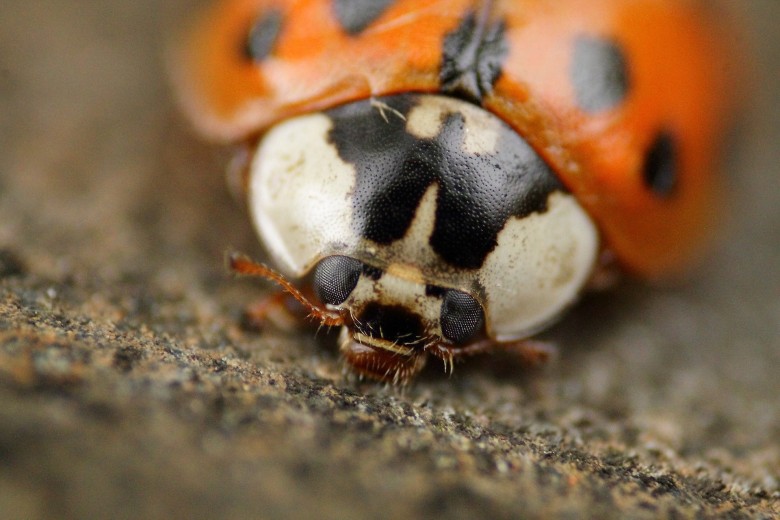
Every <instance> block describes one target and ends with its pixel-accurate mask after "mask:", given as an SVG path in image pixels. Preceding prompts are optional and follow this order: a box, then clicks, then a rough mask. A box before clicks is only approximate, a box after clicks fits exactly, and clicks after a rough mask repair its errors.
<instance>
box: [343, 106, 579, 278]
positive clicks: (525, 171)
mask: <svg viewBox="0 0 780 520" xmlns="http://www.w3.org/2000/svg"><path fill="white" fill-rule="evenodd" d="M421 99H422V98H421V96H419V95H415V94H401V95H397V96H388V97H384V98H380V100H381V101H382V102H383V103H386V104H387V105H388V106H390V107H391V108H393V109H394V110H397V111H398V112H399V113H401V114H403V115H404V116H406V115H407V114H408V113H409V112H410V110H411V108H412V107H413V106H414V105H416V104H417V103H419V102H420V100H421ZM328 115H329V116H330V118H331V119H332V122H333V126H332V129H331V131H330V133H329V136H328V138H329V140H330V142H332V143H333V144H334V145H335V146H336V149H337V150H338V153H339V156H340V157H341V158H342V159H343V160H344V161H345V162H348V163H350V164H353V165H354V166H355V169H356V181H355V190H354V194H353V197H352V207H353V226H354V229H355V231H356V233H359V234H360V235H361V236H362V237H364V238H367V239H369V240H372V241H374V242H377V243H380V244H390V243H392V242H394V241H396V240H399V239H401V238H403V236H404V235H405V233H406V231H407V230H408V229H409V226H410V225H411V223H412V220H413V219H414V215H415V212H416V211H417V207H418V205H419V203H420V200H421V199H422V196H423V194H424V193H425V192H426V190H427V189H428V188H429V187H430V186H431V185H433V184H434V183H435V184H436V185H437V186H438V194H437V199H436V213H435V216H436V222H435V225H434V230H433V233H432V235H431V237H430V239H429V243H430V245H431V247H432V248H433V250H434V251H435V252H436V253H438V254H439V255H440V256H441V257H442V259H444V260H445V261H446V262H447V263H449V264H450V265H453V266H456V267H462V268H468V269H476V268H478V267H480V266H481V265H482V263H483V262H484V260H485V258H486V257H487V255H488V254H489V253H490V252H491V251H492V250H493V249H494V248H495V247H496V244H497V237H498V233H499V232H500V231H501V229H503V227H504V224H505V223H506V221H507V220H508V219H509V218H510V217H512V216H515V217H525V216H527V215H530V214H531V213H535V212H544V211H546V209H547V199H548V196H549V195H550V193H552V192H553V191H556V190H559V191H563V190H564V188H563V186H562V185H561V183H560V182H559V181H558V179H557V178H556V177H555V176H554V175H553V173H552V171H551V170H550V168H549V167H548V166H547V164H545V162H544V161H543V160H542V159H541V158H540V157H539V156H538V155H537V154H536V153H535V152H534V150H533V149H532V148H531V147H530V146H529V145H528V144H527V143H526V142H525V141H524V140H523V139H522V138H521V137H520V136H519V135H517V133H515V132H514V131H513V130H512V129H511V128H509V127H508V126H506V125H504V124H503V123H500V132H499V133H500V135H499V137H498V142H497V144H496V149H495V152H493V153H481V154H469V153H467V152H465V151H464V140H465V128H464V126H465V122H464V120H463V116H462V115H460V114H458V113H450V114H447V115H446V117H445V118H444V121H443V123H442V126H441V131H440V133H439V135H438V136H436V137H435V138H432V139H420V138H418V137H415V136H413V135H411V134H409V133H408V132H407V131H406V124H405V121H404V120H403V119H401V118H400V117H391V118H389V119H388V120H387V121H386V120H385V119H384V118H383V117H382V116H381V115H380V114H379V112H378V111H377V110H376V109H375V108H374V107H373V106H372V104H371V102H370V101H359V102H356V103H352V104H349V105H344V106H342V107H338V108H335V109H332V110H330V111H329V112H328Z"/></svg>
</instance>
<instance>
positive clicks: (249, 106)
mask: <svg viewBox="0 0 780 520" xmlns="http://www.w3.org/2000/svg"><path fill="white" fill-rule="evenodd" d="M700 4H701V3H700V2H698V3H697V2H693V1H683V0H632V1H625V0H554V1H553V0H446V1H443V0H224V1H221V2H218V3H217V4H216V6H214V7H213V8H212V9H211V10H210V11H209V12H207V13H206V14H205V16H204V17H203V18H202V19H201V21H200V23H199V24H198V25H197V26H196V27H195V29H194V31H192V32H191V33H190V35H189V38H188V39H187V40H186V41H185V42H184V44H183V46H182V48H183V49H184V51H183V52H181V53H180V54H179V55H177V59H176V63H175V76H176V81H177V84H178V86H179V87H180V88H179V91H180V98H181V100H182V102H183V104H184V106H185V108H186V110H187V112H188V113H189V115H190V117H191V118H192V120H193V121H194V123H195V124H196V126H197V127H198V128H199V129H200V130H201V131H202V132H203V133H204V134H206V135H207V136H209V137H211V138H214V139H219V140H223V141H229V142H240V143H244V144H245V145H246V149H247V150H248V151H249V153H248V154H247V161H246V168H245V172H246V175H245V187H246V193H247V197H248V201H249V207H250V210H251V214H252V217H253V220H254V224H255V226H256V229H257V231H258V234H259V236H260V238H261V240H262V242H263V243H264V245H265V247H266V248H267V250H268V252H269V253H270V255H271V257H272V259H273V261H274V265H275V269H277V270H278V271H277V270H272V269H271V268H269V267H267V266H265V265H262V264H256V263H253V262H251V261H249V260H246V259H243V258H240V257H234V258H233V259H232V266H233V269H234V270H236V271H237V272H239V273H244V274H254V275H259V276H263V277H266V278H270V279H273V280H275V281H277V282H278V283H280V284H281V285H282V287H283V288H285V290H286V291H287V292H288V293H289V294H290V295H292V296H294V297H295V298H296V299H297V300H298V301H299V302H300V303H301V304H303V306H304V307H305V309H306V311H307V312H308V313H310V314H311V315H313V316H314V317H316V318H317V319H319V320H320V321H321V322H322V323H323V324H325V325H329V326H341V327H342V337H341V351H342V354H343V356H344V358H345V359H346V361H347V363H348V365H349V366H350V367H351V368H352V369H353V370H354V371H356V372H357V373H359V374H361V375H365V376H368V377H372V378H376V379H381V380H387V381H393V382H406V381H408V380H409V378H410V377H412V376H413V375H414V374H416V373H417V372H419V370H420V369H421V368H422V366H423V365H424V363H425V361H426V359H427V358H428V357H429V355H433V356H435V357H438V358H440V359H442V360H443V361H444V363H445V367H451V366H452V363H453V361H454V360H455V359H457V358H460V357H463V356H465V355H470V354H474V353H477V352H482V351H485V350H487V349H490V348H494V347H500V348H516V349H518V350H519V351H521V352H523V353H525V354H528V355H529V356H530V357H531V358H533V357H537V358H538V357H543V356H544V352H543V351H541V350H537V349H535V347H534V343H533V342H529V341H527V338H529V337H530V336H532V335H533V334H534V333H536V332H538V331H539V330H540V329H542V328H544V327H545V326H547V325H549V324H550V323H551V322H552V321H554V320H555V319H556V318H557V317H558V316H559V315H560V314H561V312H562V311H563V310H564V309H566V308H567V307H568V306H569V305H571V304H572V302H573V301H574V300H575V299H576V298H577V296H578V294H579V293H580V292H581V291H582V289H583V288H585V287H586V286H588V284H589V281H590V280H592V279H593V276H594V273H598V272H599V271H600V270H602V269H603V266H602V265H601V263H600V258H605V257H607V256H611V257H613V258H614V259H615V260H616V263H617V265H619V266H620V267H621V268H622V269H623V270H625V271H628V272H630V273H633V274H636V275H639V276H645V277H651V278H652V277H657V276H660V275H663V274H666V273H669V272H674V271H676V270H677V269H679V268H680V267H681V266H683V265H684V264H686V263H687V262H689V260H690V259H691V257H692V256H693V255H694V254H695V253H696V252H697V251H698V250H699V248H700V245H701V243H702V242H703V240H704V238H705V237H706V235H707V234H708V233H707V230H708V229H709V228H710V227H711V226H710V224H711V220H712V217H713V216H714V214H715V213H717V210H718V204H717V200H718V199H717V193H718V180H717V175H716V162H715V157H716V152H717V150H718V145H719V137H720V134H721V132H722V130H723V126H724V125H723V121H724V119H725V117H724V115H725V111H726V107H727V103H726V99H725V98H726V95H725V93H724V92H725V90H726V87H727V86H726V83H727V81H726V80H727V78H726V77H725V74H724V68H723V66H722V63H720V62H719V61H718V57H719V56H723V55H724V54H723V52H721V49H720V47H719V38H718V30H717V29H716V27H715V25H714V24H713V23H712V20H711V15H712V14H713V13H712V12H709V11H708V10H706V9H704V10H702V9H701V5H700ZM697 6H698V7H697ZM278 301H280V300H278V299H277V302H278ZM264 308H266V309H267V308H268V306H267V305H266V306H265V307H264ZM263 312H265V311H263Z"/></svg>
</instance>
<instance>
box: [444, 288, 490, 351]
mask: <svg viewBox="0 0 780 520" xmlns="http://www.w3.org/2000/svg"><path fill="white" fill-rule="evenodd" d="M483 323H485V314H484V312H483V311H482V306H481V305H480V304H479V302H478V301H477V300H475V299H474V298H472V297H471V296H469V295H468V294H466V293H463V292H460V291H447V292H446V294H445V295H444V301H443V302H442V304H441V332H442V334H444V337H445V338H447V339H448V340H450V341H452V342H453V343H463V342H465V341H468V340H469V339H471V337H472V336H474V334H476V333H477V332H478V331H479V330H480V329H481V328H482V324H483Z"/></svg>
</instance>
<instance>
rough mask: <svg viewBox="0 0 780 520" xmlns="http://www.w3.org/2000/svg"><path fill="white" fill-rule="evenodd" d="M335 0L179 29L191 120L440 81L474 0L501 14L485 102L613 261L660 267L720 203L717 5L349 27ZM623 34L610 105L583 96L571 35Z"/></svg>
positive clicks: (285, 5)
mask: <svg viewBox="0 0 780 520" xmlns="http://www.w3.org/2000/svg"><path fill="white" fill-rule="evenodd" d="M333 3H334V0H223V1H221V2H219V3H218V4H217V5H216V6H214V7H213V8H212V9H211V10H210V11H208V12H207V13H206V14H205V16H204V17H203V18H202V19H201V20H200V22H199V23H198V24H197V26H196V27H195V29H194V31H193V32H191V33H190V35H189V38H188V39H187V40H186V41H185V42H183V46H182V49H183V51H182V52H180V53H179V54H178V55H176V62H175V64H174V74H175V77H176V81H177V83H178V86H179V87H180V88H179V91H180V97H181V99H182V101H183V104H184V105H185V108H186V109H187V111H188V113H189V115H190V117H191V118H192V120H193V121H194V122H195V124H196V126H197V127H198V128H199V129H200V130H201V131H202V132H203V133H204V134H206V135H208V136H209V137H211V138H214V139H219V140H224V141H234V140H241V139H246V138H251V137H254V136H257V135H258V134H260V133H261V132H262V131H263V130H265V129H266V128H268V127H269V126H270V125H273V124H274V123H276V122H279V121H281V120H283V119H286V118H289V117H291V116H295V115H298V114H303V113H307V112H312V111H318V110H322V109H326V108H329V107H332V106H335V105H338V104H342V103H345V102H349V101H353V100H358V99H365V98H368V97H371V96H381V95H386V94H393V93H398V92H409V91H414V92H436V91H438V90H439V89H440V80H439V72H440V67H441V61H442V49H443V46H444V40H445V37H446V36H447V34H448V33H450V32H452V31H453V30H455V29H456V28H457V27H458V25H459V24H460V23H461V21H462V19H463V18H464V16H465V15H466V14H467V13H469V12H484V11H485V10H487V11H489V16H490V17H491V18H492V19H501V20H504V23H505V24H506V25H505V36H506V39H507V41H508V43H509V52H508V55H507V56H506V59H505V60H504V63H503V69H502V73H501V75H500V77H499V79H498V81H497V82H496V83H495V85H494V89H493V91H492V93H490V94H488V95H487V96H486V97H484V98H483V99H482V105H483V107H485V108H486V109H488V110H490V111H491V112H493V113H495V114H497V115H498V116H499V117H501V118H502V119H504V120H505V121H506V122H507V123H508V124H509V125H510V126H512V127H513V128H514V129H515V130H517V132H518V133H519V134H520V135H522V136H523V137H524V138H525V139H526V140H527V141H528V142H529V143H530V144H531V145H532V146H533V147H535V148H536V150H537V151H538V152H539V153H540V154H541V155H542V156H543V157H544V158H545V159H546V160H547V161H548V163H549V164H550V165H551V166H552V167H553V169H554V170H555V171H556V172H557V173H558V175H559V177H560V178H561V180H562V182H563V183H564V184H565V185H566V186H567V187H568V188H569V189H570V190H571V191H572V192H573V193H574V194H575V195H576V196H577V198H578V200H579V201H580V203H581V204H582V205H583V207H584V208H585V209H586V210H587V211H588V212H589V213H590V214H591V216H592V217H593V218H594V220H595V221H596V222H597V224H598V225H599V228H600V229H601V232H602V234H603V238H604V240H605V243H606V245H607V247H608V248H609V249H610V250H612V251H613V252H614V254H615V256H616V257H617V259H618V261H619V262H620V263H621V265H622V266H623V267H624V268H626V269H627V270H629V271H631V272H634V273H636V274H639V275H642V276H648V277H656V276H659V275H663V274H667V273H670V272H675V271H677V270H678V269H679V268H680V267H682V266H684V265H685V264H686V263H688V262H689V261H690V260H691V258H692V257H693V256H694V255H695V254H696V252H698V251H699V250H700V248H701V244H702V243H703V242H705V241H706V238H707V237H708V236H709V235H710V231H711V229H712V227H713V226H712V223H713V219H714V217H715V216H717V214H718V213H719V211H720V209H721V203H720V200H719V197H718V193H719V189H720V182H719V177H718V175H717V161H716V159H717V155H718V152H719V145H720V138H721V137H722V133H723V130H724V127H725V123H726V122H727V121H726V119H727V118H726V115H727V109H728V108H729V107H730V105H731V100H730V98H729V97H730V95H732V93H731V92H729V91H728V90H729V87H730V82H729V77H728V74H727V69H726V67H727V61H726V56H727V52H726V51H725V49H724V48H723V45H721V32H720V30H719V28H718V27H717V26H716V24H715V23H714V21H713V18H714V14H715V13H714V11H713V10H712V9H711V8H707V7H704V4H706V3H707V2H698V1H696V0H690V1H686V0H493V1H491V0H484V1H480V0H396V1H394V2H390V3H389V5H388V7H387V8H386V9H385V10H384V11H383V12H382V13H381V15H380V16H379V17H378V18H377V19H376V20H374V21H373V23H371V24H370V25H369V26H368V27H366V28H365V29H364V30H362V31H361V32H359V33H357V34H353V35H350V34H348V33H347V32H345V31H344V29H343V28H342V26H341V24H340V23H339V22H338V20H337V18H336V16H335V15H334V9H333ZM269 10H276V11H278V12H279V13H280V14H281V19H282V20H283V22H282V29H281V31H280V33H279V36H278V37H277V39H276V41H275V44H274V46H273V51H272V52H271V53H270V55H269V56H267V58H266V59H264V60H263V61H261V62H255V61H252V60H250V59H248V58H247V57H246V56H245V55H244V53H243V52H242V50H243V48H244V47H243V46H244V44H245V41H246V38H247V35H248V34H249V32H250V30H251V28H252V26H253V24H254V23H255V22H256V21H257V20H258V19H260V18H261V17H262V15H263V14H264V13H267V12H268V11H269ZM582 35H585V36H594V37H603V38H607V39H609V40H610V41H614V42H617V44H619V45H620V47H621V49H622V51H623V53H624V54H625V56H626V60H627V63H628V70H629V75H630V89H629V91H628V94H627V97H626V99H625V100H624V101H623V102H622V103H621V104H619V105H618V106H616V107H614V108H612V109H610V110H606V111H600V112H597V113H595V114H593V113H588V112H585V111H583V109H581V108H579V107H578V105H577V103H576V101H575V94H574V90H573V87H572V82H571V79H570V71H571V67H572V54H573V53H572V42H573V41H574V39H575V38H577V37H578V36H582ZM660 131H668V132H671V133H672V134H674V135H675V136H676V137H677V138H678V140H679V149H680V155H679V158H678V160H679V162H678V165H679V173H678V178H677V184H676V186H675V189H674V192H673V194H672V196H670V197H668V198H663V197H659V196H657V195H656V194H654V193H653V192H652V191H651V190H649V189H648V188H647V186H646V185H645V183H644V179H643V165H644V161H645V159H646V156H647V150H648V149H649V147H650V146H651V144H652V142H653V140H654V139H655V137H656V136H657V135H658V133H659V132H660Z"/></svg>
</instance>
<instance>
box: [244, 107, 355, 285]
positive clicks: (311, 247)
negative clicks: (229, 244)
mask: <svg viewBox="0 0 780 520" xmlns="http://www.w3.org/2000/svg"><path fill="white" fill-rule="evenodd" d="M330 129H331V121H330V119H328V118H327V117H326V116H324V115H322V114H313V115H307V116H303V117H298V118H295V119H291V120H288V121H286V122H284V123H281V124H279V125H277V126H275V127H274V128H272V129H271V130H270V131H269V132H268V133H267V134H266V135H265V137H264V138H263V139H262V141H261V142H260V144H259V145H258V149H257V153H256V154H255V157H254V159H253V161H252V166H251V171H250V180H249V206H250V211H251V212H252V217H253V220H254V224H255V227H256V229H257V231H258V234H259V235H260V237H261V238H262V240H263V242H264V244H265V246H266V248H267V249H268V252H269V253H270V254H271V255H272V256H273V258H274V260H275V261H276V266H277V267H278V268H279V270H280V271H282V272H283V273H284V274H286V275H288V276H295V277H300V276H303V275H304V274H305V273H306V272H307V271H308V270H309V269H310V268H311V267H312V266H313V265H314V264H315V263H316V262H317V261H318V260H320V259H321V258H322V257H323V256H326V255H328V254H332V253H333V252H336V250H337V249H344V248H349V247H350V246H354V244H355V243H356V237H355V234H354V233H353V231H352V227H351V225H352V205H351V199H350V193H351V191H352V190H353V188H354V185H355V170H354V167H353V166H352V165H350V164H348V163H345V162H344V161H342V160H341V158H340V157H339V155H338V152H337V150H336V148H335V147H334V146H332V145H331V144H330V143H329V142H328V139H327V135H328V132H329V131H330Z"/></svg>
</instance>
